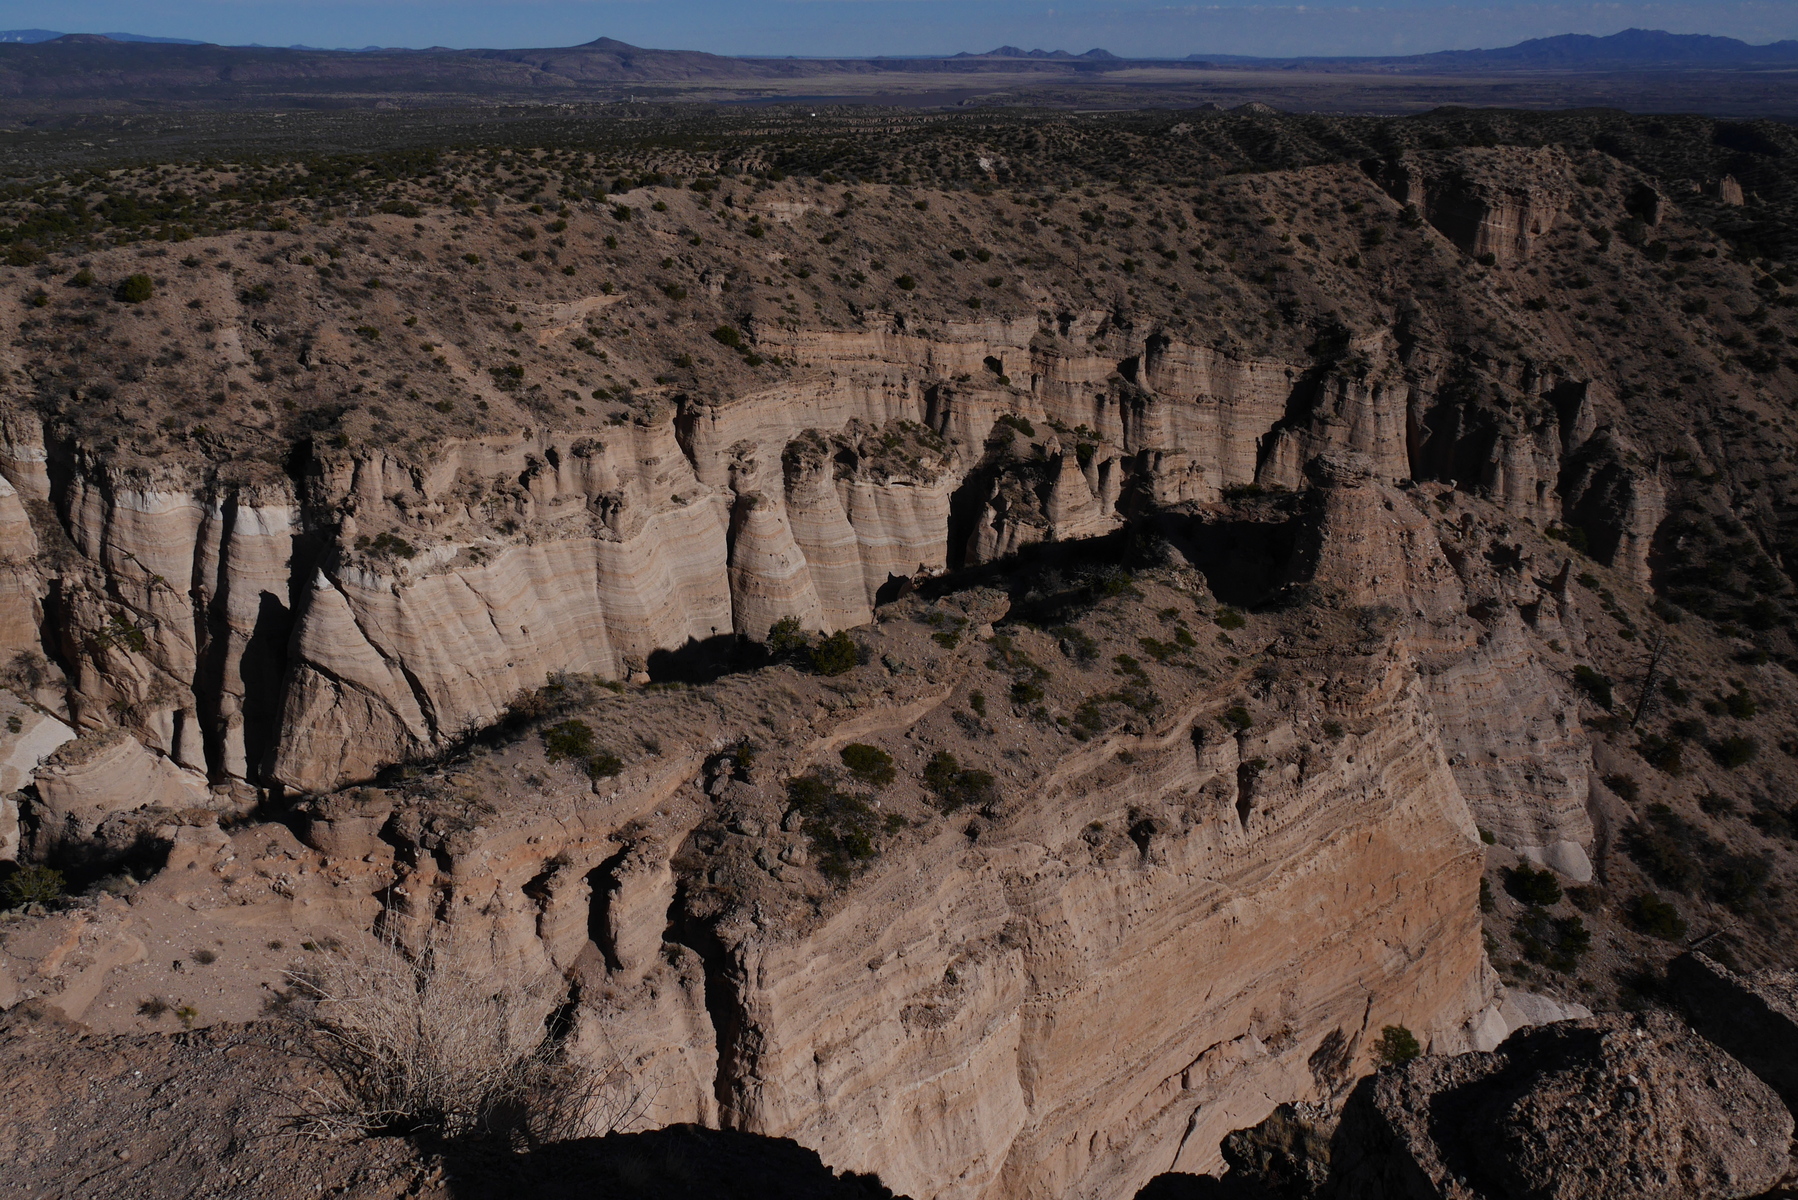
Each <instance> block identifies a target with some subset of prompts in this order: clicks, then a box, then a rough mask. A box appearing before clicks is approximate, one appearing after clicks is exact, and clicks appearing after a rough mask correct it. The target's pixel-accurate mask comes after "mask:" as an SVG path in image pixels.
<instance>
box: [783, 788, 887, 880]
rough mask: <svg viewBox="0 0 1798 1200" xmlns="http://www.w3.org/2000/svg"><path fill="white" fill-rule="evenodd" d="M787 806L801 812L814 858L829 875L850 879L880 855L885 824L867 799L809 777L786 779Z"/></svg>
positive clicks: (819, 866) (820, 868) (836, 878)
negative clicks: (881, 836)
mask: <svg viewBox="0 0 1798 1200" xmlns="http://www.w3.org/2000/svg"><path fill="white" fill-rule="evenodd" d="M787 803H788V805H789V806H791V808H792V809H793V810H794V811H796V812H798V813H799V815H800V826H801V828H802V829H804V831H805V835H806V837H807V839H809V841H810V842H811V847H812V858H813V860H814V861H815V862H816V863H817V865H818V869H819V870H820V871H822V872H823V873H824V874H825V875H826V876H828V877H830V878H832V879H835V880H838V881H843V880H847V879H850V878H851V877H853V876H854V875H855V873H856V872H857V871H859V870H861V869H862V868H863V867H865V866H866V865H867V864H868V863H869V862H871V861H872V860H873V859H874V858H876V857H877V856H878V855H879V854H880V841H879V839H880V835H881V833H882V825H883V823H882V821H881V819H880V814H879V812H878V811H876V809H875V808H874V805H873V804H872V802H871V801H870V800H869V798H868V797H867V796H865V795H862V794H860V793H857V792H847V791H844V790H842V789H841V788H838V787H837V786H835V785H834V784H833V783H832V782H831V781H830V780H828V779H826V778H824V777H823V776H821V775H817V774H807V775H799V776H796V777H794V778H792V779H789V780H787Z"/></svg>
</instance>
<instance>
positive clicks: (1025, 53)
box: [955, 46, 1117, 60]
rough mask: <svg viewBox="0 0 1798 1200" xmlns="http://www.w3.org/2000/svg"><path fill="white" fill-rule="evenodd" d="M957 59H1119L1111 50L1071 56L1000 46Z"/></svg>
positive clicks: (960, 55)
mask: <svg viewBox="0 0 1798 1200" xmlns="http://www.w3.org/2000/svg"><path fill="white" fill-rule="evenodd" d="M955 57H956V58H1066V59H1074V58H1087V59H1098V60H1105V59H1113V60H1115V59H1116V58H1117V55H1115V54H1113V53H1112V52H1111V51H1109V50H1098V49H1093V50H1088V51H1087V52H1086V53H1085V54H1069V53H1068V52H1067V51H1066V50H1020V49H1018V48H1017V47H1016V46H1000V47H999V48H998V49H997V50H988V51H987V52H986V53H985V54H970V53H968V52H967V51H966V50H963V51H962V52H961V53H960V54H957V55H955Z"/></svg>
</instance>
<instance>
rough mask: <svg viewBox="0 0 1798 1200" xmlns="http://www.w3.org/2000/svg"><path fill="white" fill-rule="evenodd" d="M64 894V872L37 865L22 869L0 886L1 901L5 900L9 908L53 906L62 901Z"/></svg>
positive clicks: (29, 865)
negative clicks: (31, 905) (34, 905)
mask: <svg viewBox="0 0 1798 1200" xmlns="http://www.w3.org/2000/svg"><path fill="white" fill-rule="evenodd" d="M62 893H63V878H62V872H61V871H58V870H56V869H54V868H52V867H42V866H38V865H36V864H35V863H34V864H28V865H26V866H22V867H20V868H19V869H18V870H16V871H14V872H13V873H12V877H11V878H9V879H8V880H7V881H6V882H5V884H0V899H3V900H5V902H6V905H5V906H6V907H7V908H23V907H24V906H25V905H27V904H53V903H55V902H56V901H57V900H60V899H62Z"/></svg>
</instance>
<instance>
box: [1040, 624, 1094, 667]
mask: <svg viewBox="0 0 1798 1200" xmlns="http://www.w3.org/2000/svg"><path fill="white" fill-rule="evenodd" d="M1051 632H1052V633H1054V635H1055V636H1056V637H1057V638H1058V639H1060V646H1061V652H1062V653H1063V654H1065V655H1067V656H1068V657H1069V658H1071V659H1073V660H1074V661H1075V662H1077V663H1079V664H1080V665H1082V666H1088V665H1091V664H1092V663H1094V662H1097V661H1098V659H1099V643H1098V642H1097V641H1096V640H1094V638H1093V637H1092V635H1090V634H1088V633H1085V632H1083V631H1081V630H1079V629H1077V628H1075V627H1074V626H1072V625H1062V626H1060V627H1058V628H1056V629H1054V630H1051Z"/></svg>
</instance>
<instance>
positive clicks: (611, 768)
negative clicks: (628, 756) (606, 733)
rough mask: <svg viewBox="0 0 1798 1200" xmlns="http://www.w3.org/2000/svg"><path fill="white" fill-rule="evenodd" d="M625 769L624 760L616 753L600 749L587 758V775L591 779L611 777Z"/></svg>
mask: <svg viewBox="0 0 1798 1200" xmlns="http://www.w3.org/2000/svg"><path fill="white" fill-rule="evenodd" d="M623 770H624V760H623V759H622V758H619V757H618V756H617V755H616V754H607V753H606V752H605V751H603V750H602V751H600V752H599V753H598V754H595V755H593V756H592V757H590V758H588V759H587V777H588V778H589V779H610V778H612V777H613V776H614V775H617V774H619V773H621V772H622V771H623Z"/></svg>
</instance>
